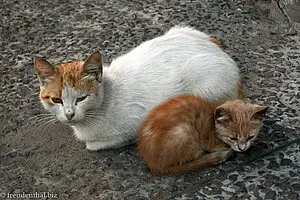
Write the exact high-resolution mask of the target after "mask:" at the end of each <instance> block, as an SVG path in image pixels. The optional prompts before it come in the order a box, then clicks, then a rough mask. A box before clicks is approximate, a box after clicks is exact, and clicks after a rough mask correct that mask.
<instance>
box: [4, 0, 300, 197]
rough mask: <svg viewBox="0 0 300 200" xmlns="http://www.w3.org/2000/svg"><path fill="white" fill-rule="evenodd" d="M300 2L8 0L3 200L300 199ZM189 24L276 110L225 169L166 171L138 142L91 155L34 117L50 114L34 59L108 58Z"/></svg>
mask: <svg viewBox="0 0 300 200" xmlns="http://www.w3.org/2000/svg"><path fill="white" fill-rule="evenodd" d="M285 2H288V1H285ZM289 2H290V1H289ZM299 7H300V6H299ZM289 8H290V9H293V12H292V15H289V12H288V11H287V10H286V9H289ZM296 8H297V6H294V7H293V6H290V7H288V6H284V4H282V3H281V1H274V0H272V1H271V0H270V1H263V0H258V1H247V0H236V1H225V0H198V1H193V0H191V1H187V0H183V1H175V0H170V1H166V0H165V1H164V0H161V1H151V0H145V1H138V0H135V1H128V0H107V1H105V0H102V1H96V0H94V1H93V0H90V1H89V0H83V1H79V0H74V1H71V0H61V1H58V0H51V1H50V0H46V1H37V0H35V1H25V0H24V1H9V0H1V1H0V20H1V21H0V60H1V65H0V75H1V78H0V88H1V90H0V122H1V126H0V138H1V139H0V177H1V178H0V199H1V198H2V197H3V199H9V196H7V194H22V193H23V192H24V193H35V192H38V193H42V192H50V195H51V194H53V196H52V197H54V194H58V196H59V197H58V199H129V200H133V199H158V200H160V199H232V200H233V199H283V200H287V199H300V152H299V151H300V150H299V149H300V140H299V138H300V131H299V129H300V119H299V118H300V116H299V113H300V93H299V86H300V78H299V77H300V59H299V58H300V50H299V48H300V38H299V33H300V30H299V24H298V22H299V21H298V18H297V15H296V14H295V13H294V10H295V9H296ZM299 12H300V11H299ZM295 16H296V17H295ZM179 23H185V24H189V25H191V26H194V27H196V28H197V29H198V30H202V31H205V32H207V33H209V34H211V35H213V36H215V37H217V38H218V39H219V40H220V41H222V43H223V44H224V48H225V51H226V52H228V53H229V54H230V55H231V56H232V57H233V59H234V60H235V61H236V62H237V63H238V65H239V67H240V69H241V72H242V74H243V76H244V79H245V86H246V96H247V101H249V102H253V103H260V104H266V105H269V106H270V110H269V112H268V114H267V117H266V119H265V120H264V125H263V127H262V129H261V133H260V136H259V139H258V140H257V141H256V143H255V144H254V145H253V148H251V149H250V150H249V151H247V152H245V153H243V154H237V155H236V156H235V157H234V158H233V159H231V160H230V161H228V162H226V163H224V164H222V165H219V166H216V167H212V168H209V169H205V170H202V171H199V172H196V173H191V174H184V175H177V176H171V177H164V178H160V177H155V176H153V175H151V174H150V173H149V171H148V170H147V168H146V167H145V166H144V164H143V162H142V160H141V159H140V158H139V157H138V155H137V154H136V151H135V146H134V145H132V146H127V147H124V148H120V149H115V150H106V151H99V152H90V151H88V150H86V149H85V148H84V144H83V143H81V142H79V141H76V140H75V138H74V136H73V135H72V132H71V130H70V129H68V128H67V127H64V126H63V125H61V124H55V125H53V126H52V127H49V128H48V129H46V130H43V129H42V128H39V125H40V123H39V122H38V121H37V120H35V119H34V116H35V115H37V114H40V113H44V112H45V111H44V110H43V109H42V107H41V105H40V103H39V100H38V91H39V85H38V81H37V78H36V76H35V71H34V68H33V62H32V61H33V57H34V56H41V57H45V58H47V59H49V60H50V61H51V62H52V63H54V64H58V63H61V62H67V61H71V60H76V59H83V58H86V56H87V55H88V54H89V53H91V52H93V51H94V50H96V49H99V50H101V51H102V52H103V53H104V61H105V63H107V64H109V63H110V62H111V60H112V59H113V58H115V57H117V56H119V55H122V54H124V53H126V52H127V51H129V50H130V49H131V48H133V47H135V46H137V45H138V44H140V43H141V42H142V41H145V40H147V39H151V38H153V37H156V36H158V35H161V34H162V33H164V32H165V31H166V30H168V29H169V28H170V27H172V26H173V25H176V24H179ZM34 130H37V131H34ZM48 199H50V198H48Z"/></svg>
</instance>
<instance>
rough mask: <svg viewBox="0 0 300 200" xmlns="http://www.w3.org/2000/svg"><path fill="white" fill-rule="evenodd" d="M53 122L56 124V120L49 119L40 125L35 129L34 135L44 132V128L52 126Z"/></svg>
mask: <svg viewBox="0 0 300 200" xmlns="http://www.w3.org/2000/svg"><path fill="white" fill-rule="evenodd" d="M55 122H57V119H56V118H54V119H50V120H48V121H46V122H45V123H42V124H40V125H39V126H38V127H37V128H35V130H34V134H36V133H37V132H40V133H43V132H44V131H45V130H46V128H48V127H49V126H50V125H53V124H54V123H55Z"/></svg>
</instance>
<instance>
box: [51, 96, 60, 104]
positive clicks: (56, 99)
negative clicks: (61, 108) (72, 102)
mask: <svg viewBox="0 0 300 200" xmlns="http://www.w3.org/2000/svg"><path fill="white" fill-rule="evenodd" d="M51 101H52V102H53V103H61V104H63V102H62V100H61V98H57V97H51Z"/></svg>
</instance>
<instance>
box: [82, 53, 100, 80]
mask: <svg viewBox="0 0 300 200" xmlns="http://www.w3.org/2000/svg"><path fill="white" fill-rule="evenodd" d="M83 68H84V72H85V74H86V75H87V76H88V77H92V78H95V79H96V80H97V81H98V82H99V83H100V82H101V77H102V70H103V69H102V55H101V52H100V51H95V52H94V53H92V54H91V55H90V56H89V57H88V59H87V60H86V61H85V62H84V65H83Z"/></svg>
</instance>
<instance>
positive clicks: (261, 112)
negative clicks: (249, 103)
mask: <svg viewBox="0 0 300 200" xmlns="http://www.w3.org/2000/svg"><path fill="white" fill-rule="evenodd" d="M253 106H254V109H253V114H252V116H251V120H261V119H262V118H263V117H264V116H265V114H266V112H267V111H268V108H269V107H268V106H259V105H253Z"/></svg>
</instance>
